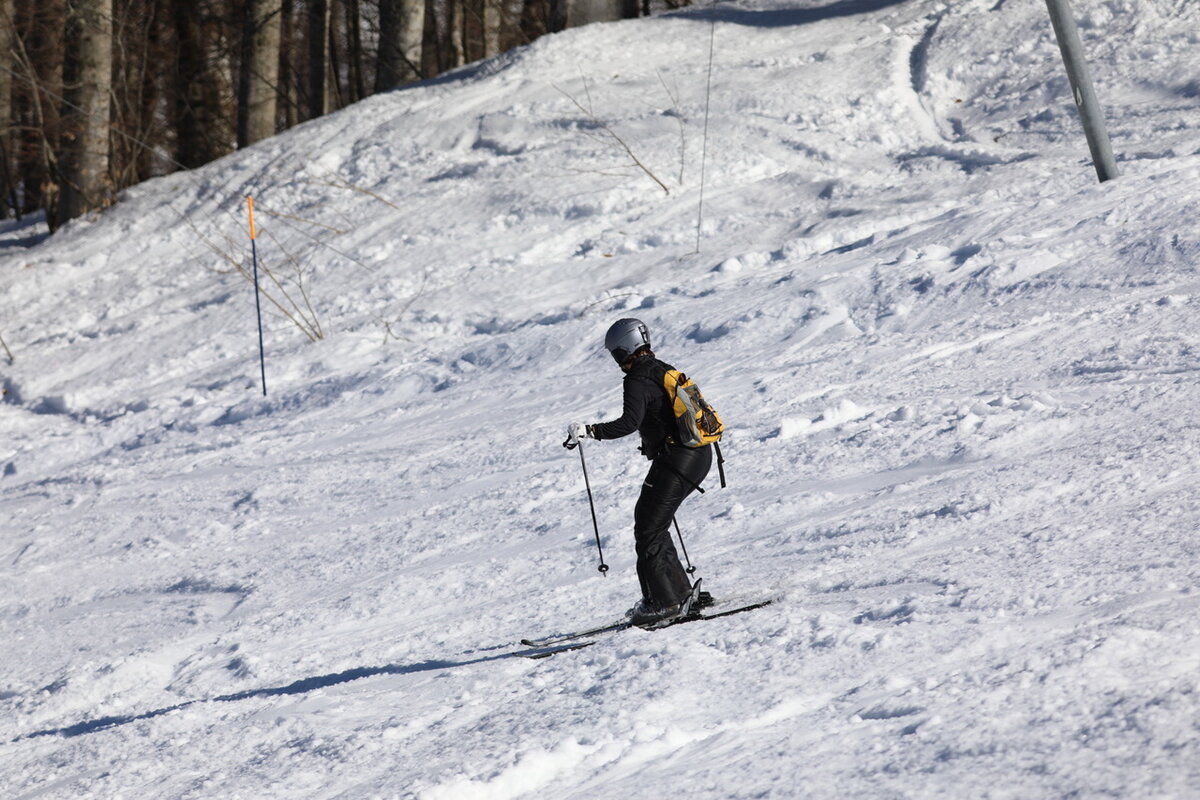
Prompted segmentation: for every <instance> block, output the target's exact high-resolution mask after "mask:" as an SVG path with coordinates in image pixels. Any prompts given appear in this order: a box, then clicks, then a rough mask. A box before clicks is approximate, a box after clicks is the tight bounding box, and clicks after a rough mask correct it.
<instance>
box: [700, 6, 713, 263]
mask: <svg viewBox="0 0 1200 800" xmlns="http://www.w3.org/2000/svg"><path fill="white" fill-rule="evenodd" d="M716 41H717V0H712V3H711V4H710V5H709V27H708V78H707V83H706V85H705V87H704V136H703V138H702V139H701V145H700V203H699V207H698V208H697V210H696V252H697V253H699V252H700V230H701V225H702V224H703V222H704V171H705V166H706V162H707V160H708V111H709V106H710V102H711V100H712V73H713V54H714V52H715V51H716Z"/></svg>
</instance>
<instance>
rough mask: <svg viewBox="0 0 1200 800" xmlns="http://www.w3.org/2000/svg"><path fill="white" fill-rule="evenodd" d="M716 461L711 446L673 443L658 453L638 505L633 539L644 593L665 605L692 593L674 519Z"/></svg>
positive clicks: (671, 604) (635, 513)
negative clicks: (678, 548)
mask: <svg viewBox="0 0 1200 800" xmlns="http://www.w3.org/2000/svg"><path fill="white" fill-rule="evenodd" d="M711 464H712V454H711V452H710V451H709V448H707V447H704V448H699V449H696V450H692V449H690V448H674V449H672V450H669V451H668V452H667V453H666V454H664V455H662V456H660V457H659V458H658V459H655V462H654V464H653V465H652V466H651V467H650V472H649V473H648V474H647V475H646V481H645V483H644V484H643V485H642V494H641V496H640V497H639V498H638V502H637V506H636V507H635V508H634V513H633V519H634V529H633V533H634V540H635V542H636V548H637V556H638V560H637V566H638V579H639V580H640V582H641V585H642V594H643V596H644V597H645V598H646V599H648V600H650V601H651V602H652V603H654V604H655V605H658V606H660V607H667V606H673V605H676V604H678V603H679V602H681V601H682V600H683V599H684V598H685V597H687V595H688V592H690V591H691V588H692V584H691V581H690V580H688V576H687V571H686V570H684V568H683V564H682V563H680V561H679V554H678V553H677V552H676V550H675V543H674V541H672V539H671V528H670V525H671V519H672V517H674V516H675V512H676V511H677V510H678V509H679V505H680V504H681V503H682V502H683V501H684V499H685V498H686V497H687V496H688V495H689V494H691V493H692V492H693V491H694V490H695V487H696V486H697V485H698V484H699V483H700V482H701V481H703V480H704V477H705V476H706V475H707V474H708V469H709V467H710V466H711Z"/></svg>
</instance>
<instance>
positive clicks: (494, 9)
mask: <svg viewBox="0 0 1200 800" xmlns="http://www.w3.org/2000/svg"><path fill="white" fill-rule="evenodd" d="M503 23H504V20H503V18H502V17H501V15H500V0H483V57H484V58H491V57H492V56H494V55H496V54H497V53H499V52H500V32H501V30H502V29H503V27H504V26H503Z"/></svg>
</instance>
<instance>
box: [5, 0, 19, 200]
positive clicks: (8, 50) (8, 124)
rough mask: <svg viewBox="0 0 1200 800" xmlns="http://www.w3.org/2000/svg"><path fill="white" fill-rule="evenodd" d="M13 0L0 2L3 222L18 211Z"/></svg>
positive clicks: (15, 28)
mask: <svg viewBox="0 0 1200 800" xmlns="http://www.w3.org/2000/svg"><path fill="white" fill-rule="evenodd" d="M13 11H14V9H13V0H0V219H8V211H9V208H10V206H11V208H12V210H13V211H17V213H18V214H19V213H20V212H19V211H18V210H17V206H16V203H15V197H14V195H13V190H14V188H15V187H14V186H13V182H12V178H11V175H12V173H11V170H12V167H13V161H12V138H11V137H10V136H9V132H10V131H11V130H12V124H13V107H12V72H10V70H12V69H13V66H14V62H13V58H12V51H13V37H14V36H16V32H17V26H16V19H15V18H14V16H13Z"/></svg>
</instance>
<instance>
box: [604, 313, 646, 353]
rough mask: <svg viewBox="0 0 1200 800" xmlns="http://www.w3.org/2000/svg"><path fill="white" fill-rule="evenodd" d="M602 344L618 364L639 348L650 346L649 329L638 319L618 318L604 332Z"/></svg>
mask: <svg viewBox="0 0 1200 800" xmlns="http://www.w3.org/2000/svg"><path fill="white" fill-rule="evenodd" d="M604 346H605V347H607V348H608V352H610V353H612V357H613V359H615V360H616V362H617V363H618V364H624V363H625V362H626V361H627V360H628V359H629V357H630V356H631V355H633V354H634V353H636V352H637V351H638V349H639V348H642V347H649V346H650V331H649V330H648V329H647V328H646V323H644V322H642V321H641V320H640V319H619V320H617V321H616V322H614V323H613V324H612V327H610V328H609V329H608V333H607V334H605V336H604Z"/></svg>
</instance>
